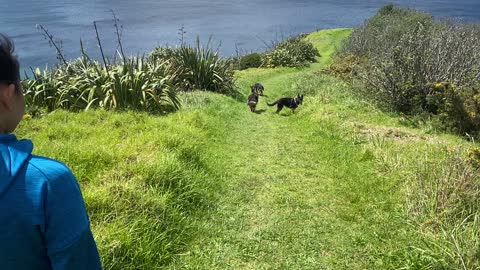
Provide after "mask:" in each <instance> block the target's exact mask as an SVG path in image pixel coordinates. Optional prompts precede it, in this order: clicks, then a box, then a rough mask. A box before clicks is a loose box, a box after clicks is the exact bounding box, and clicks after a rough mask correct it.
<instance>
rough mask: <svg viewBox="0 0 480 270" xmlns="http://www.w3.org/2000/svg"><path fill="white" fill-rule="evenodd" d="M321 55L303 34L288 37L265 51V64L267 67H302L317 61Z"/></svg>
mask: <svg viewBox="0 0 480 270" xmlns="http://www.w3.org/2000/svg"><path fill="white" fill-rule="evenodd" d="M317 56H320V53H319V52H318V50H317V49H316V48H315V47H314V46H313V44H312V43H310V42H308V41H306V40H305V39H304V38H303V36H297V37H293V38H290V39H287V40H285V41H283V42H281V43H279V44H278V45H276V46H275V48H273V49H272V50H270V51H268V52H266V53H265V55H264V57H263V66H265V67H270V68H273V67H280V66H283V67H300V66H305V65H307V64H308V63H310V62H315V61H316V58H315V57H317Z"/></svg>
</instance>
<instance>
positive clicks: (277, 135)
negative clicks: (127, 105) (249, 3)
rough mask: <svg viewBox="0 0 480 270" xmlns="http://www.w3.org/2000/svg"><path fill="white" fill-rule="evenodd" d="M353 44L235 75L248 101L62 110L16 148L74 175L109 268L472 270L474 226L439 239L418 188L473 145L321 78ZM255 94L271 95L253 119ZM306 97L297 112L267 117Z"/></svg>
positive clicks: (33, 124) (333, 35)
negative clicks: (166, 111) (156, 111)
mask: <svg viewBox="0 0 480 270" xmlns="http://www.w3.org/2000/svg"><path fill="white" fill-rule="evenodd" d="M350 32H351V30H349V29H335V30H323V31H319V32H315V33H312V34H311V35H309V36H308V39H309V40H310V41H311V42H313V43H314V45H315V46H316V47H317V48H318V49H319V51H320V54H321V55H322V56H321V57H320V58H319V61H318V63H314V64H312V65H311V66H310V67H307V68H302V69H295V68H277V69H249V70H245V71H240V72H238V73H237V75H236V76H237V86H238V88H239V89H240V91H241V93H243V94H244V96H245V101H244V100H241V101H239V100H236V99H233V98H230V97H226V96H222V95H219V94H213V93H207V92H193V93H185V94H182V95H181V99H182V103H183V108H182V109H181V110H180V111H178V112H176V113H174V114H170V115H167V116H155V115H149V114H146V113H136V112H121V113H113V112H104V111H90V112H85V113H77V114H75V113H67V112H62V111H57V112H54V113H52V114H50V115H48V116H46V117H43V118H41V119H31V120H27V121H24V122H23V123H22V124H21V127H20V129H19V130H18V132H17V135H18V136H19V137H21V138H23V137H25V138H32V140H33V141H34V143H35V149H34V152H35V153H36V154H41V155H48V156H51V157H54V158H57V159H60V160H62V161H64V162H65V163H67V164H68V165H69V166H70V167H71V168H72V169H73V171H74V173H75V174H76V176H77V178H78V180H79V182H80V184H81V187H82V190H83V194H84V197H85V200H86V204H87V209H88V212H89V215H90V218H91V221H92V227H93V230H94V234H95V238H96V240H97V244H98V246H99V249H100V252H101V257H102V261H103V264H104V268H105V269H160V268H169V269H398V268H403V269H422V268H425V269H458V268H457V263H458V265H460V266H462V265H464V266H465V269H473V267H475V266H478V254H479V253H475V250H477V252H478V250H479V249H476V248H478V247H479V246H480V244H479V243H478V240H472V241H469V240H468V239H471V237H476V236H478V230H476V229H475V226H476V225H478V223H474V222H476V221H472V222H469V223H468V224H465V226H463V227H462V228H461V229H457V230H456V231H453V232H452V231H445V233H443V231H442V229H439V228H437V229H431V228H432V227H431V226H428V224H430V223H431V222H433V221H435V220H436V219H437V218H438V216H437V215H435V212H434V211H433V212H432V213H430V215H428V214H425V213H424V212H428V211H427V210H428V209H427V210H425V211H424V212H422V211H423V210H424V208H425V206H422V204H421V202H422V201H421V200H420V199H419V198H427V199H428V198H429V197H428V196H427V195H428V194H429V193H428V192H429V191H428V190H426V189H427V188H428V185H424V186H423V187H424V188H423V189H422V186H421V185H419V184H418V179H420V178H421V179H436V177H435V175H433V173H432V176H431V177H430V178H428V177H423V178H422V177H420V176H422V175H423V174H422V173H425V174H428V173H429V172H432V171H435V170H437V169H441V168H443V167H442V166H443V165H442V164H444V163H445V162H447V161H449V160H450V159H451V158H452V156H455V155H458V156H461V155H462V154H463V153H464V152H465V149H467V148H468V147H470V146H472V145H473V143H469V142H467V141H464V140H462V139H460V138H458V137H455V136H451V135H442V134H436V133H435V132H432V130H430V129H429V128H428V126H424V127H423V128H417V129H414V128H411V127H409V125H406V124H405V122H406V120H405V119H403V118H402V117H400V116H396V115H390V114H387V113H384V112H381V111H379V110H378V109H376V108H375V107H374V106H372V105H371V104H369V103H368V102H365V101H363V100H362V99H360V98H358V97H356V95H355V94H354V93H352V88H351V87H350V86H349V85H348V84H347V83H345V82H343V81H341V80H339V79H336V78H333V77H329V76H327V75H321V74H320V73H319V72H318V71H319V70H320V69H322V68H324V67H326V66H327V65H328V64H329V63H331V61H332V54H333V53H334V52H335V50H336V48H338V46H340V44H341V41H342V40H343V39H344V38H346V37H347V36H348V35H349V34H350ZM255 82H261V83H262V84H263V85H264V86H265V94H266V95H267V97H261V98H260V105H259V106H258V107H257V109H258V113H251V112H250V111H249V109H248V107H247V105H246V95H247V94H248V92H249V85H251V84H253V83H255ZM297 93H303V94H305V99H304V105H302V106H301V107H300V108H299V109H297V111H296V112H295V113H292V112H291V110H289V109H284V110H283V111H282V112H280V113H279V114H275V113H274V112H275V108H273V107H268V106H267V105H266V101H269V102H272V101H274V100H275V99H276V98H278V97H281V96H293V95H296V94H297ZM437 187H438V185H437ZM422 192H423V193H422ZM424 194H426V195H425V196H423V195H424ZM417 196H419V197H417ZM422 196H423V197H422ZM427 199H426V200H427ZM412 201H415V202H418V204H413V203H412ZM429 203H430V201H428V200H427V201H426V202H425V204H426V205H428V204H429ZM422 207H423V208H422ZM412 213H413V214H412ZM415 213H417V215H418V216H419V217H418V218H417V219H412V216H415ZM475 217H476V216H475ZM475 220H476V219H475ZM426 224H427V225H426ZM442 235H444V237H443V236H442ZM450 235H453V236H454V239H457V240H459V241H454V242H456V244H455V245H453V244H452V241H451V237H450ZM442 237H443V238H442ZM461 239H464V241H460V240H461ZM465 239H466V240H465ZM477 239H478V237H477ZM476 256H477V257H476ZM475 258H476V259H475Z"/></svg>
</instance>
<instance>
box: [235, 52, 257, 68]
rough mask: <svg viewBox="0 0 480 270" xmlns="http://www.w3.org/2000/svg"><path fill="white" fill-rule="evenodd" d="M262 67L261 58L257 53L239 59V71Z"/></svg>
mask: <svg viewBox="0 0 480 270" xmlns="http://www.w3.org/2000/svg"><path fill="white" fill-rule="evenodd" d="M261 65H262V56H261V55H260V54H259V53H251V54H247V55H244V56H241V57H240V63H239V69H240V70H244V69H247V68H258V67H260V66H261Z"/></svg>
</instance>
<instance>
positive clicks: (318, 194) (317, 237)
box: [172, 30, 405, 269]
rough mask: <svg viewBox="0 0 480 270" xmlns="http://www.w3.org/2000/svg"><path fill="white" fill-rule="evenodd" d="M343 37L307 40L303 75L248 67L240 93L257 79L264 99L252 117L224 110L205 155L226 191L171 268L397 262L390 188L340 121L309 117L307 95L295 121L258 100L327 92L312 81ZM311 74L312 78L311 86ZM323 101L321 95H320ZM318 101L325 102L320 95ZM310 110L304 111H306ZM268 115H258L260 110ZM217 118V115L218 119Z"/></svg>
mask: <svg viewBox="0 0 480 270" xmlns="http://www.w3.org/2000/svg"><path fill="white" fill-rule="evenodd" d="M347 34H348V31H347V30H334V31H332V30H329V31H323V32H319V33H316V34H314V35H312V36H310V38H311V39H312V41H313V42H315V44H316V46H317V47H318V48H319V49H320V52H321V53H322V55H323V57H322V58H321V61H320V62H319V63H317V64H315V65H313V66H312V67H310V68H309V69H307V70H295V69H281V70H250V71H245V72H242V73H240V74H239V82H238V83H239V86H240V87H242V89H248V88H247V86H248V85H249V84H251V83H253V82H255V81H260V82H262V84H264V86H265V88H266V94H267V95H268V96H269V97H268V98H263V99H261V101H260V106H259V107H258V108H257V109H258V110H260V112H262V113H259V114H252V113H250V112H248V110H247V106H246V105H245V104H243V103H239V102H237V103H232V104H230V105H231V106H230V107H228V108H223V110H228V114H229V115H234V117H233V120H231V121H229V122H228V123H227V124H226V127H227V129H226V130H224V131H223V133H222V134H218V138H215V140H216V143H215V144H212V145H213V146H212V147H211V148H210V149H209V151H210V152H211V158H212V159H215V160H216V164H217V166H218V170H219V171H222V172H224V174H223V183H224V189H223V190H222V192H221V194H219V196H218V208H217V209H216V210H215V211H213V212H212V213H211V215H210V216H209V218H208V219H207V220H205V221H202V223H201V224H200V226H201V227H202V228H203V229H202V232H201V234H200V236H199V237H197V239H196V240H195V241H194V243H193V244H191V245H190V248H189V250H188V251H187V252H186V253H185V254H183V255H181V256H178V257H177V258H176V260H175V262H174V263H173V264H172V268H176V269H183V268H189V269H387V268H391V267H393V266H394V265H397V263H398V262H396V256H395V253H396V252H398V251H399V250H398V241H401V239H402V238H403V237H404V233H403V232H404V231H405V228H403V225H402V223H401V218H402V217H401V216H402V215H401V212H400V210H399V209H400V205H401V201H400V199H399V197H400V196H398V193H397V192H396V191H395V183H394V181H392V180H391V179H389V178H387V177H383V176H381V175H380V174H379V173H378V171H377V170H376V168H375V167H376V166H375V164H374V162H373V161H372V160H371V159H369V158H368V157H367V158H365V154H364V153H363V152H362V149H361V148H360V147H359V146H356V145H355V144H353V143H352V142H351V140H350V137H349V136H347V135H345V131H344V129H343V128H342V125H341V123H338V122H336V119H337V118H331V119H329V118H322V119H323V120H322V121H318V120H316V116H318V113H319V112H322V110H324V108H322V107H317V106H315V101H314V100H318V99H319V97H320V98H321V97H322V95H325V93H323V94H322V93H321V92H320V93H316V96H314V97H312V94H311V95H310V96H309V97H307V98H306V101H305V102H306V105H305V106H303V107H301V108H300V109H299V110H298V112H297V113H296V114H292V113H291V112H290V110H285V109H284V110H283V111H282V112H281V113H280V114H274V113H273V112H274V109H273V108H267V106H266V104H265V103H266V102H265V100H266V99H267V100H269V101H272V100H274V98H275V97H279V96H282V95H289V96H291V95H293V94H295V93H296V92H297V90H296V87H297V86H296V85H298V82H299V81H300V82H304V83H305V82H308V83H311V80H316V82H315V83H314V84H312V85H310V86H305V87H307V88H308V87H309V88H312V89H310V90H308V89H302V90H303V91H306V90H308V91H310V92H311V93H314V92H319V91H318V88H320V89H322V88H328V87H329V85H327V84H328V83H329V80H328V79H325V78H323V79H322V78H318V77H319V76H318V75H313V72H314V71H315V70H318V69H319V68H321V67H322V66H324V65H325V64H327V63H328V62H329V61H330V54H331V53H332V52H333V51H334V50H335V46H336V44H335V43H332V42H331V40H336V41H339V40H341V37H342V36H346V35H347ZM312 76H315V77H317V78H314V79H312V78H313V77H312ZM245 91H246V90H245ZM319 95H320V96H319ZM323 97H325V96H323ZM309 103H310V104H309ZM264 110H265V111H264ZM217 113H219V114H221V113H222V111H220V112H217Z"/></svg>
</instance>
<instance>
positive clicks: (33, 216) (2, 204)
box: [0, 134, 101, 270]
mask: <svg viewBox="0 0 480 270" xmlns="http://www.w3.org/2000/svg"><path fill="white" fill-rule="evenodd" d="M32 149H33V144H32V142H31V141H29V140H17V138H16V137H15V136H14V135H11V134H0V269H2V270H10V269H12V270H13V269H15V270H24V269H25V270H27V269H28V270H32V269H38V270H43V269H85V270H86V269H88V270H95V269H101V264H100V258H99V255H98V251H97V247H96V245H95V241H94V239H93V236H92V233H91V230H90V223H89V220H88V216H87V212H86V209H85V204H84V201H83V198H82V194H81V191H80V187H79V185H78V183H77V181H76V179H75V177H74V176H73V174H72V172H71V171H70V170H69V169H68V167H67V166H65V165H64V164H63V163H61V162H58V161H56V160H52V159H48V158H45V157H40V156H35V155H32V154H31V152H32Z"/></svg>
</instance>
